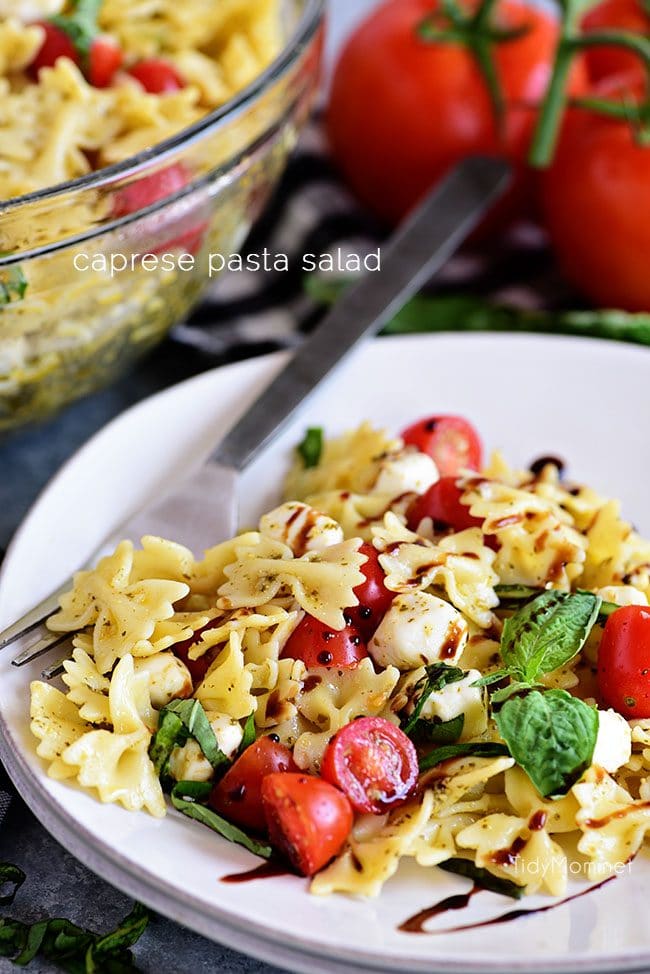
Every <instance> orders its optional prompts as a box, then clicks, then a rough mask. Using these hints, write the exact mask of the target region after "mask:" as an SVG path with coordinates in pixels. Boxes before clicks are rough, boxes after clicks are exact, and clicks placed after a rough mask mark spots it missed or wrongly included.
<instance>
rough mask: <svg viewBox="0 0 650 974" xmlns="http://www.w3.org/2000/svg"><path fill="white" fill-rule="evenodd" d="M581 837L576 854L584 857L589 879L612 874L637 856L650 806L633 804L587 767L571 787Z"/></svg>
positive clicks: (648, 828) (605, 776) (618, 788)
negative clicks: (579, 853)
mask: <svg viewBox="0 0 650 974" xmlns="http://www.w3.org/2000/svg"><path fill="white" fill-rule="evenodd" d="M573 793H574V795H575V797H576V798H577V800H578V804H579V805H580V810H579V812H578V814H577V816H576V821H577V823H578V826H579V828H580V830H581V831H582V833H583V835H582V838H581V839H580V842H579V843H578V851H579V852H581V853H582V854H583V855H585V856H587V857H588V859H589V860H590V862H589V878H590V879H592V880H596V879H602V878H603V877H606V876H609V875H612V874H615V873H616V872H618V871H620V870H621V869H622V868H623V867H624V866H625V864H626V863H628V862H629V861H630V860H631V859H633V858H634V856H635V855H636V854H637V852H638V851H639V849H640V848H641V845H642V844H643V841H644V839H645V836H646V835H647V833H648V832H649V831H650V805H648V803H647V802H644V801H635V800H634V799H633V798H632V796H631V795H630V794H628V792H627V791H626V790H625V789H624V788H621V786H620V785H618V784H616V782H615V781H614V779H613V778H611V777H610V776H609V775H608V774H607V773H606V772H605V771H603V769H602V768H596V767H592V768H590V769H589V770H588V771H587V772H586V773H585V775H584V776H583V778H582V779H581V781H579V782H578V784H576V785H574V786H573Z"/></svg>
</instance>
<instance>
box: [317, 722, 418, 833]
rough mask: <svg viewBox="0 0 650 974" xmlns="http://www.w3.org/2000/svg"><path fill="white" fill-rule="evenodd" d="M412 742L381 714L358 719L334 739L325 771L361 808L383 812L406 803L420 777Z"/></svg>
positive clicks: (324, 766)
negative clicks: (380, 715)
mask: <svg viewBox="0 0 650 974" xmlns="http://www.w3.org/2000/svg"><path fill="white" fill-rule="evenodd" d="M418 772H419V768H418V756H417V753H416V751H415V747H414V746H413V743H412V742H411V741H410V740H409V738H408V737H407V736H406V734H405V733H404V731H401V730H400V729H399V727H396V726H395V724H391V722H390V721H389V720H385V719H384V718H383V717H360V718H359V719H358V720H353V721H352V722H351V723H350V724H346V726H345V727H343V728H342V730H340V731H339V732H338V734H336V736H335V737H334V739H333V740H332V741H331V742H330V744H329V746H328V748H327V750H326V751H325V756H324V757H323V763H322V766H321V774H322V775H323V778H325V780H326V781H330V782H331V783H332V784H333V785H336V786H337V788H340V789H341V791H342V792H343V793H344V794H346V795H347V796H348V798H349V800H350V804H351V805H352V807H353V808H354V809H355V810H356V811H357V812H370V813H371V814H373V815H383V814H384V812H387V811H389V810H390V809H391V808H395V807H396V806H397V805H401V804H403V803H404V802H405V801H406V800H407V798H408V797H409V795H411V794H412V792H413V789H414V788H415V786H416V784H417V780H418Z"/></svg>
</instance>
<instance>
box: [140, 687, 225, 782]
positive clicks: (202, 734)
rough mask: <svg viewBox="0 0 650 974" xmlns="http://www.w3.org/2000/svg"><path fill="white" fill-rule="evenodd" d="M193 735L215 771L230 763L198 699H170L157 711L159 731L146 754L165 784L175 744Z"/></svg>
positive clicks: (183, 741)
mask: <svg viewBox="0 0 650 974" xmlns="http://www.w3.org/2000/svg"><path fill="white" fill-rule="evenodd" d="M190 737H192V738H194V740H195V741H196V742H197V744H198V745H199V747H200V748H201V751H202V752H203V755H204V757H205V758H206V759H207V760H208V761H209V762H210V764H211V765H212V767H213V768H214V769H215V771H216V770H219V769H220V768H223V767H225V766H226V765H229V764H230V763H231V761H230V758H229V757H228V756H227V755H226V754H224V753H223V751H222V750H221V748H220V747H219V744H218V742H217V738H216V735H215V733H214V731H213V729H212V727H211V725H210V721H209V720H208V716H207V714H206V712H205V710H204V709H203V707H202V705H201V703H200V702H199V701H198V700H194V699H189V700H173V701H172V702H171V703H170V704H168V705H167V706H166V707H163V709H162V710H161V711H160V715H159V718H158V730H157V731H156V733H155V734H154V736H153V739H152V741H151V745H150V747H149V757H150V758H151V760H152V762H153V766H154V768H155V769H156V773H157V774H158V776H159V777H160V778H161V779H162V780H163V781H164V782H167V783H168V779H169V759H170V757H171V754H172V751H173V750H174V748H175V747H182V746H183V745H184V744H186V743H187V740H188V738H190Z"/></svg>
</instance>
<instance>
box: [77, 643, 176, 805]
mask: <svg viewBox="0 0 650 974" xmlns="http://www.w3.org/2000/svg"><path fill="white" fill-rule="evenodd" d="M147 691H148V679H147V677H146V675H140V676H136V674H135V671H134V665H133V657H132V656H130V655H127V656H124V657H123V658H122V659H121V660H120V661H119V663H118V664H117V666H116V667H115V670H114V672H113V675H112V677H111V686H110V691H109V701H110V714H111V722H112V724H113V730H112V731H109V730H92V731H89V732H88V733H86V734H83V736H81V737H79V738H78V739H77V740H76V741H75V742H74V743H72V744H71V745H70V746H69V747H67V748H66V750H65V751H64V752H63V754H62V760H63V762H64V763H65V764H66V765H69V766H70V767H71V768H72V769H74V771H75V775H76V777H77V780H78V781H79V784H80V785H82V786H83V787H84V788H92V789H95V790H96V791H97V793H98V795H99V798H100V800H101V801H102V802H117V803H119V804H121V805H123V806H124V807H125V808H126V809H128V810H130V811H137V810H139V809H143V808H144V809H146V810H147V811H148V812H150V813H151V814H152V815H154V816H155V817H158V818H160V817H162V816H163V815H164V814H165V799H164V797H163V793H162V788H161V786H160V782H159V780H158V776H157V774H156V771H155V769H154V766H153V764H152V762H151V760H150V758H149V743H150V741H151V730H152V729H153V728H152V727H151V723H150V725H149V727H148V726H147V724H146V723H145V719H146V718H147V716H148V714H149V712H150V706H147V704H146V698H147V697H148V692H147ZM143 711H144V715H145V719H143Z"/></svg>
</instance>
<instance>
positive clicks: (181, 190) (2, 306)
mask: <svg viewBox="0 0 650 974" xmlns="http://www.w3.org/2000/svg"><path fill="white" fill-rule="evenodd" d="M322 14H323V2H322V0H263V2H260V0H220V2H218V3H215V2H214V0H189V2H186V3H183V4H179V3H177V2H174V0H160V2H158V3H156V4H154V5H152V4H150V3H148V2H144V0H139V2H135V3H134V2H130V0H129V2H127V0H18V2H12V3H7V2H5V0H0V88H1V90H2V112H1V113H0V131H1V133H2V149H1V150H0V200H2V202H1V203H0V434H1V433H2V432H3V431H5V430H8V429H12V428H14V427H16V426H20V425H22V424H23V423H25V422H29V421H31V420H35V419H40V418H42V417H44V416H46V415H48V414H49V413H51V412H53V411H54V410H56V409H57V408H59V407H60V406H61V405H63V404H65V403H67V402H70V401H71V400H73V399H75V398H78V397H79V396H81V395H83V394H85V393H87V392H90V391H92V390H94V389H96V388H97V387H99V386H100V385H102V384H104V383H106V382H107V381H109V380H110V379H111V378H112V377H113V376H115V375H116V374H117V373H119V371H121V370H122V369H123V368H124V367H125V365H126V364H128V363H129V362H130V361H131V360H132V359H133V358H134V357H135V356H136V355H139V354H141V353H142V352H143V351H145V350H146V349H148V348H149V347H151V346H152V345H153V344H154V343H155V342H156V341H158V340H159V339H160V338H161V337H162V336H163V335H164V334H165V333H166V331H167V330H168V329H169V327H170V326H171V325H172V324H173V323H174V322H177V321H179V320H181V319H182V318H183V316H184V315H186V314H187V312H188V311H189V310H190V309H191V307H192V306H193V304H194V303H195V302H196V301H197V299H198V297H199V295H200V293H201V291H202V290H203V288H204V287H205V286H206V284H207V283H209V281H210V279H211V278H212V279H213V278H214V277H216V274H217V272H218V269H219V267H220V265H217V267H216V269H215V262H214V261H211V260H210V255H213V254H215V255H225V256H226V257H228V256H229V255H231V254H234V253H236V252H237V249H238V247H239V246H240V245H241V243H242V242H243V239H244V238H245V236H246V235H247V233H248V231H249V229H250V227H251V225H252V224H253V222H254V221H255V219H256V218H257V216H258V215H259V212H260V210H261V207H262V205H263V204H264V202H265V200H266V199H267V197H268V195H269V193H270V191H271V189H272V188H273V186H274V185H275V183H276V182H277V179H278V178H279V176H280V174H281V172H282V170H283V168H284V165H285V163H286V160H287V157H288V154H289V152H290V151H291V149H292V147H293V146H294V144H295V141H296V138H297V135H298V132H299V131H300V129H301V127H302V125H303V124H304V122H305V120H306V118H307V116H308V112H309V108H310V105H311V101H312V98H313V95H314V92H315V87H316V83H317V74H318V62H319V50H320V43H321V29H322Z"/></svg>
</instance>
